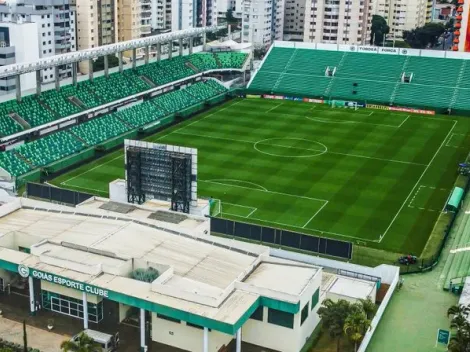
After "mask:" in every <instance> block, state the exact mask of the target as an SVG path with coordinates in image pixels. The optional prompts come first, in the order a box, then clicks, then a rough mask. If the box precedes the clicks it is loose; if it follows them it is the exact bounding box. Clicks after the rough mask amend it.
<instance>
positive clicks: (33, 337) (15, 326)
mask: <svg viewBox="0 0 470 352" xmlns="http://www.w3.org/2000/svg"><path fill="white" fill-rule="evenodd" d="M26 332H27V336H28V346H29V347H32V348H37V349H39V350H41V352H60V351H61V350H60V347H59V346H60V344H61V343H62V341H64V340H66V339H68V338H70V337H69V336H67V335H61V334H56V333H54V332H49V331H46V330H42V329H38V328H35V327H33V326H29V325H27V326H26ZM0 338H2V339H4V340H8V341H11V342H14V343H19V344H21V345H23V324H22V323H19V322H16V321H14V320H10V319H7V318H3V317H2V318H0Z"/></svg>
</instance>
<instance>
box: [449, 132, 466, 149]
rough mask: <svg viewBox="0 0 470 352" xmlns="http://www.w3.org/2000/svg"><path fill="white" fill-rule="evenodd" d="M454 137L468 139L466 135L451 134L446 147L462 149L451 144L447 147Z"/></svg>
mask: <svg viewBox="0 0 470 352" xmlns="http://www.w3.org/2000/svg"><path fill="white" fill-rule="evenodd" d="M455 136H464V137H468V135H467V134H464V133H452V134H451V135H450V137H449V138H448V139H447V142H446V147H450V148H462V147H460V146H458V145H452V143H451V145H449V143H450V142H451V141H452V139H453V138H454V137H455Z"/></svg>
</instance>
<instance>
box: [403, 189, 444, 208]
mask: <svg viewBox="0 0 470 352" xmlns="http://www.w3.org/2000/svg"><path fill="white" fill-rule="evenodd" d="M423 188H429V189H433V190H435V189H436V187H431V186H424V185H420V186H419V187H418V189H417V190H416V192H415V194H414V195H413V197H412V198H411V200H410V202H409V203H408V207H409V208H411V209H419V210H428V211H438V212H441V211H440V210H437V209H428V208H424V207H418V206H416V205H414V204H413V202H414V200H415V198H416V197H417V195H418V193H419V192H420V191H421V190H422V189H423ZM440 190H441V191H445V190H446V189H445V188H441V189H440Z"/></svg>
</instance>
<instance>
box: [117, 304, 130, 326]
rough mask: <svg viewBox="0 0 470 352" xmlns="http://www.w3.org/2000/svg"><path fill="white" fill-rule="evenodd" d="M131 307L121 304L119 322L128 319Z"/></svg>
mask: <svg viewBox="0 0 470 352" xmlns="http://www.w3.org/2000/svg"><path fill="white" fill-rule="evenodd" d="M131 308H132V307H131V306H128V305H125V304H122V303H119V322H122V321H123V320H124V319H126V318H127V312H128V311H129V309H131Z"/></svg>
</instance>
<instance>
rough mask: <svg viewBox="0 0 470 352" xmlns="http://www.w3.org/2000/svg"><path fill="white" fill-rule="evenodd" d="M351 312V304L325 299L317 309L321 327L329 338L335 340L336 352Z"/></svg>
mask: <svg viewBox="0 0 470 352" xmlns="http://www.w3.org/2000/svg"><path fill="white" fill-rule="evenodd" d="M350 310H351V304H350V303H349V302H348V301H345V300H343V299H340V300H338V301H337V302H334V301H332V300H331V299H329V298H328V299H325V300H324V301H323V303H322V306H321V307H320V308H318V312H317V313H318V315H319V316H320V318H321V319H322V326H323V327H324V328H325V329H327V330H328V333H329V335H330V337H331V338H334V339H336V352H339V350H340V343H341V337H342V336H343V332H344V324H345V321H346V318H347V317H348V315H349V313H350Z"/></svg>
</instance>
